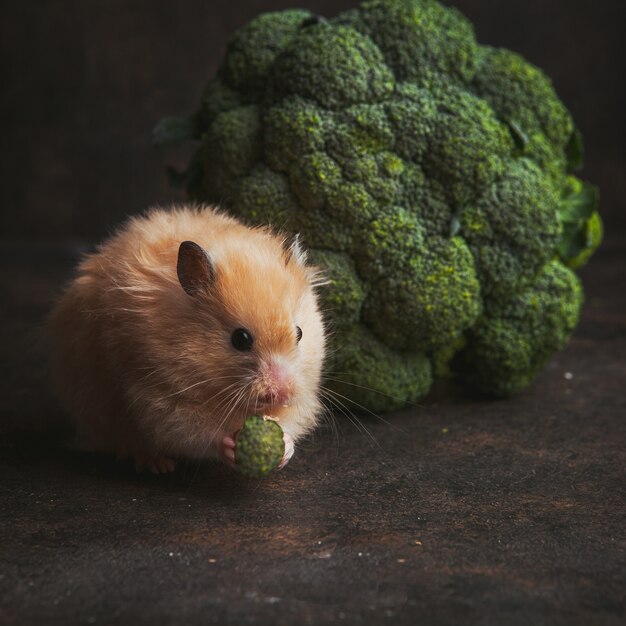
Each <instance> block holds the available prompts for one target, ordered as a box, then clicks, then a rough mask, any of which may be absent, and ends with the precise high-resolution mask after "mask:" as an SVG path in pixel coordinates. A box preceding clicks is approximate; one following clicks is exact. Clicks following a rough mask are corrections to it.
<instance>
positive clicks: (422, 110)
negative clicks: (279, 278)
mask: <svg viewBox="0 0 626 626" xmlns="http://www.w3.org/2000/svg"><path fill="white" fill-rule="evenodd" d="M159 130H160V131H163V132H160V133H159V134H158V137H163V139H164V140H165V139H166V138H167V135H168V132H169V134H170V135H173V136H174V137H176V136H183V135H185V134H189V133H191V134H193V136H194V138H196V139H198V140H199V141H200V146H199V149H198V151H197V153H196V155H195V156H194V157H193V159H192V162H191V165H190V169H189V171H188V172H187V173H186V174H184V175H182V176H178V177H177V179H178V180H179V182H181V183H183V184H185V185H186V186H187V188H188V191H189V193H190V194H191V195H192V196H193V197H194V198H195V199H196V200H200V201H209V202H219V203H220V204H222V205H224V206H225V208H227V209H228V210H230V211H232V212H233V213H234V214H236V215H239V216H241V217H243V218H244V219H246V220H247V221H248V222H250V223H251V224H265V223H268V222H269V223H270V224H272V225H273V226H275V227H277V228H280V229H285V230H288V231H292V232H299V233H300V235H301V236H302V239H303V242H304V244H305V245H306V247H307V248H308V249H309V250H310V251H311V257H312V258H313V259H314V262H315V263H317V264H319V265H320V266H321V267H322V269H324V268H325V269H326V271H327V274H328V277H329V283H328V284H327V285H323V286H320V288H319V289H320V296H321V299H322V303H323V307H324V312H325V316H326V320H327V324H328V326H329V328H330V329H331V332H334V333H335V335H334V339H332V340H331V341H332V342H333V355H334V356H333V359H332V362H331V363H330V373H329V380H330V377H333V378H337V377H338V376H339V377H344V376H346V377H347V378H345V384H343V386H342V387H341V391H340V393H341V394H342V395H343V396H346V398H348V399H351V400H352V401H354V402H355V403H357V402H358V403H359V404H362V405H364V406H366V407H368V408H370V409H372V408H374V407H376V408H375V410H381V409H384V408H387V409H389V408H393V407H395V406H401V405H402V402H403V401H402V398H404V401H405V402H409V401H412V400H415V399H416V398H417V397H418V394H425V393H426V392H427V391H428V386H429V384H430V380H431V376H432V375H431V370H433V369H434V371H435V373H436V374H437V375H448V374H449V372H450V371H451V368H452V369H453V368H454V366H455V365H456V364H457V363H463V364H464V366H463V367H461V368H459V369H458V373H459V376H460V377H461V378H462V379H465V380H469V381H474V383H475V384H476V385H478V386H480V387H481V388H482V389H487V388H488V387H489V382H488V381H489V380H490V378H489V375H491V372H492V370H493V376H492V378H493V380H494V383H493V391H494V393H498V394H501V393H504V392H505V391H507V390H508V391H514V390H517V389H519V388H521V386H522V385H523V384H526V383H528V382H529V381H530V379H531V377H532V376H533V375H534V374H535V373H536V372H537V371H538V369H539V367H540V364H541V363H543V362H544V361H545V359H547V358H548V356H549V354H550V352H553V351H554V350H557V349H559V348H560V347H561V346H562V345H563V343H564V341H565V340H566V337H567V336H568V334H569V331H570V330H571V328H572V327H573V326H572V324H573V321H572V320H573V319H574V317H575V316H574V317H573V316H572V314H571V312H572V311H573V310H574V309H576V310H577V302H579V299H580V297H581V296H580V288H579V287H577V290H576V289H575V288H574V286H573V285H575V284H576V285H577V283H575V278H573V276H572V275H571V273H570V272H569V270H567V269H565V267H564V266H566V267H569V268H575V267H579V266H580V265H582V264H584V263H585V262H586V261H587V260H588V259H589V257H590V256H591V254H592V253H593V251H594V250H595V249H596V248H597V246H598V245H599V243H600V240H601V238H602V222H601V220H600V217H599V215H598V213H597V199H598V194H597V190H596V189H595V188H594V187H592V186H591V185H589V184H587V183H583V182H581V181H579V180H578V179H576V178H574V177H573V176H571V175H570V172H571V171H572V170H574V169H577V168H579V167H580V166H581V165H582V139H581V136H580V133H579V132H578V131H577V130H576V129H575V127H574V124H573V121H572V119H571V116H570V114H569V112H568V111H567V109H566V108H565V106H564V105H563V103H562V102H561V101H560V100H559V98H558V96H557V95H556V93H555V91H554V88H553V86H552V84H551V82H550V80H549V79H548V78H547V77H546V76H545V75H544V74H543V73H542V72H541V70H539V69H538V68H536V67H534V66H533V65H531V64H530V63H528V62H527V61H525V60H524V59H523V58H522V57H521V56H519V55H518V54H515V53H514V52H510V51H508V50H504V49H495V48H490V47H488V46H482V45H478V44H477V43H476V40H475V36H474V32H473V29H472V25H471V24H470V22H469V21H467V20H466V19H465V18H464V17H463V16H462V15H461V14H460V13H459V12H458V11H456V10H454V9H451V8H448V7H445V6H443V5H442V4H440V3H439V2H437V1H436V0H364V1H363V2H362V3H361V4H360V5H359V6H358V8H355V9H353V10H349V11H347V12H344V13H341V14H339V15H338V16H336V17H334V18H331V19H324V18H321V17H317V16H313V15H311V13H309V12H308V11H285V12H277V13H269V14H266V15H262V16H259V17H258V18H256V19H255V20H253V21H252V22H250V23H249V24H248V25H247V26H244V27H243V28H242V29H240V30H239V31H238V32H237V33H236V34H235V35H234V37H233V39H232V41H231V43H230V44H229V46H228V49H227V51H226V57H225V59H224V62H223V63H222V66H221V67H220V69H219V70H218V72H217V75H216V76H215V77H214V78H213V80H212V81H211V82H210V83H209V86H208V87H207V89H206V91H205V93H204V95H203V100H202V104H201V107H200V110H199V111H198V112H196V113H195V114H194V115H193V116H192V118H190V119H189V120H187V122H185V121H181V120H176V121H175V123H171V122H168V123H164V124H163V125H162V126H161V127H160V128H159ZM165 131H168V132H165ZM557 259H558V262H560V263H561V265H558V262H557V265H554V262H556V261H555V260H557ZM532 294H535V295H534V296H533V295H532ZM533 298H534V300H533ZM577 298H578V299H577ZM531 300H532V301H533V302H534V301H536V302H537V303H538V305H537V308H536V309H533V308H532V306H531V305H530V304H529V303H530V301H531ZM507 307H509V308H507ZM521 311H524V312H525V313H524V315H526V314H527V318H523V316H522V315H521V313H520V312H521ZM505 312H506V313H505ZM516 316H518V317H516ZM530 320H534V321H533V324H534V326H533V331H532V337H530V338H529V337H528V334H529V332H530V331H529V329H528V327H527V326H524V324H530ZM489 342H491V344H489ZM541 342H544V344H541ZM507 345H509V346H510V348H508V349H507V348H506V346H507ZM515 346H517V347H515ZM523 346H525V347H523ZM507 350H508V351H507ZM524 350H526V354H527V357H525V358H526V361H524V359H523V358H522V357H521V356H520V355H522V353H523V352H524ZM516 351H517V352H516ZM455 355H456V356H455ZM472 358H474V359H476V368H475V371H474V369H473V368H472V363H471V359H472ZM509 360H515V361H516V363H517V365H515V366H512V365H508V362H509ZM490 368H491V369H490ZM333 372H334V373H333ZM340 372H341V374H340ZM487 374H489V375H487ZM411 376H414V377H415V380H414V381H413V382H411V381H410V377H411ZM347 382H352V383H353V384H352V385H348V384H347ZM359 385H365V386H369V387H372V388H373V389H375V390H377V391H376V392H365V391H364V390H363V389H361V388H360V386H359ZM385 394H387V395H385ZM389 396H391V397H393V398H395V399H396V400H393V401H391V400H389Z"/></svg>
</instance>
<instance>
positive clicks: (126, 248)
mask: <svg viewBox="0 0 626 626" xmlns="http://www.w3.org/2000/svg"><path fill="white" fill-rule="evenodd" d="M318 284H320V275H319V272H318V271H317V269H316V268H314V267H310V266H308V265H307V263H306V253H305V252H304V251H303V249H302V248H301V246H300V243H299V241H298V239H297V237H296V238H295V239H294V240H293V241H292V242H291V244H289V243H288V242H287V240H286V239H285V238H284V237H281V236H279V235H276V234H274V233H272V232H271V231H270V230H269V229H268V228H249V227H247V226H245V225H244V224H242V223H240V222H238V221H237V220H235V219H234V218H232V217H230V216H228V215H226V214H225V213H223V212H220V211H219V210H217V209H215V208H212V207H202V206H200V207H190V206H179V207H173V208H171V209H170V210H163V209H153V210H151V211H149V212H148V213H147V214H146V215H144V216H142V217H133V218H131V219H130V220H129V221H128V222H127V224H126V225H125V226H124V227H123V228H122V229H121V230H120V231H119V232H118V233H117V234H116V235H114V236H113V237H111V238H110V239H109V240H107V241H105V242H104V243H103V244H102V245H101V246H99V248H98V249H97V251H96V252H95V253H93V254H91V255H89V256H87V257H86V258H85V259H84V261H83V262H82V263H81V264H80V266H79V267H78V272H77V276H76V277H75V278H74V280H73V281H72V282H71V283H70V284H69V286H68V288H67V289H66V291H65V292H64V294H63V295H62V296H61V298H60V300H59V301H58V303H57V304H56V306H55V307H54V309H53V310H52V312H51V314H50V317H49V320H48V338H49V342H50V352H51V362H52V371H53V378H54V382H55V385H56V387H57V390H58V393H59V395H60V397H61V400H62V402H63V404H64V405H65V407H66V410H67V412H68V413H69V415H70V416H71V417H72V419H73V421H74V423H75V425H76V435H77V439H76V443H77V445H78V447H80V448H81V449H85V450H91V451H102V452H112V453H115V454H116V455H117V456H118V457H119V458H126V457H131V458H132V459H134V460H135V464H136V467H137V468H138V469H139V470H141V469H144V468H147V469H148V470H150V471H152V472H154V473H162V472H167V471H172V470H173V469H174V467H175V463H176V461H177V460H178V459H180V458H191V459H205V458H213V459H221V460H223V461H225V462H226V463H227V464H229V465H231V466H232V465H234V458H235V451H234V448H235V439H236V433H237V431H238V430H239V429H240V428H241V427H242V425H243V421H244V419H245V418H246V417H248V416H249V415H252V414H266V415H269V416H272V417H273V418H274V419H276V420H278V422H279V423H280V425H281V427H282V428H283V431H284V432H285V457H284V458H283V461H282V463H281V466H282V465H284V464H285V463H286V462H287V461H288V460H289V458H290V456H291V454H292V453H293V449H294V443H295V442H297V441H298V439H300V438H301V437H302V436H303V435H305V434H306V433H308V432H309V431H311V430H312V429H313V428H314V426H315V425H316V422H317V420H318V416H319V414H320V410H321V403H320V400H319V394H318V389H319V385H320V378H321V370H322V365H323V360H324V352H325V333H324V325H323V320H322V316H321V313H320V309H319V306H318V302H317V296H316V289H315V288H316V287H317V286H318Z"/></svg>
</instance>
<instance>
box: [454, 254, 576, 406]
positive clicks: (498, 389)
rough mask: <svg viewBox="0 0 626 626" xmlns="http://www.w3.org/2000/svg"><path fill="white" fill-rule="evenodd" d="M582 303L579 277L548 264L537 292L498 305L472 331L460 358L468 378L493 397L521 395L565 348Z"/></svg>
mask: <svg viewBox="0 0 626 626" xmlns="http://www.w3.org/2000/svg"><path fill="white" fill-rule="evenodd" d="M582 300H583V292H582V287H581V284H580V281H579V280H578V278H577V277H576V275H575V274H574V273H573V272H572V271H571V270H569V269H568V268H566V267H564V266H563V265H562V264H561V263H559V262H558V261H551V262H550V263H548V264H546V266H545V267H544V268H543V269H542V271H541V272H540V273H539V276H538V277H537V280H536V281H535V283H534V284H533V285H532V287H530V288H528V289H526V290H524V291H521V292H519V293H516V294H514V295H512V297H509V298H503V299H501V300H499V301H496V302H494V303H493V305H492V306H491V307H490V308H489V309H488V310H487V311H486V312H485V315H484V316H483V317H482V318H481V319H480V321H479V322H478V323H477V324H476V325H475V326H474V327H473V328H472V329H471V330H470V331H469V333H468V335H467V347H466V348H465V350H464V351H463V352H462V353H461V354H460V356H459V368H460V370H461V371H462V372H463V375H464V378H465V379H466V380H467V381H468V382H470V383H471V384H473V385H475V386H476V387H478V388H479V389H481V390H483V391H485V392H487V393H491V394H497V395H503V396H504V395H508V394H511V393H514V392H517V391H520V390H521V389H523V388H524V387H526V386H527V385H528V384H529V383H530V382H531V381H532V379H533V378H534V377H535V375H536V374H537V372H538V371H539V370H540V369H541V367H543V365H544V363H545V362H546V360H547V359H548V358H549V357H550V356H551V355H552V354H553V353H554V352H555V351H557V350H560V349H561V348H563V347H564V346H565V344H566V343H567V341H568V339H569V337H570V335H571V333H572V330H573V329H574V328H575V326H576V324H577V323H578V316H579V311H580V307H581V305H582Z"/></svg>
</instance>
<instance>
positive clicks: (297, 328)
mask: <svg viewBox="0 0 626 626" xmlns="http://www.w3.org/2000/svg"><path fill="white" fill-rule="evenodd" d="M300 339H302V329H301V328H300V326H296V341H297V342H298V343H299V342H300Z"/></svg>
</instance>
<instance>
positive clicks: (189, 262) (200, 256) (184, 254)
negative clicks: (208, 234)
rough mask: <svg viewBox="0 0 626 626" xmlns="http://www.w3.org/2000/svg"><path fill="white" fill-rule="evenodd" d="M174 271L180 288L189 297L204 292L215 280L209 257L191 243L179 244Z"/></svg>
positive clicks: (200, 248) (196, 245)
mask: <svg viewBox="0 0 626 626" xmlns="http://www.w3.org/2000/svg"><path fill="white" fill-rule="evenodd" d="M176 271H177V273H178V280H179V281H180V284H181V287H182V288H183V289H184V290H185V291H186V292H187V293H188V294H189V295H190V296H195V295H196V294H197V293H198V292H199V291H202V290H205V289H206V288H207V287H209V286H210V285H211V283H212V282H213V280H214V279H215V269H214V267H213V264H212V263H211V259H210V258H209V255H208V254H207V253H206V250H204V248H202V247H200V246H199V245H198V244H197V243H194V242H193V241H183V243H181V244H180V247H179V248H178V264H177V265H176Z"/></svg>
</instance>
